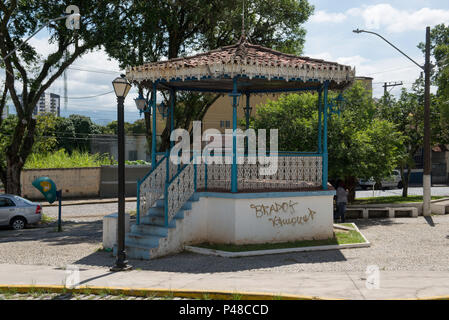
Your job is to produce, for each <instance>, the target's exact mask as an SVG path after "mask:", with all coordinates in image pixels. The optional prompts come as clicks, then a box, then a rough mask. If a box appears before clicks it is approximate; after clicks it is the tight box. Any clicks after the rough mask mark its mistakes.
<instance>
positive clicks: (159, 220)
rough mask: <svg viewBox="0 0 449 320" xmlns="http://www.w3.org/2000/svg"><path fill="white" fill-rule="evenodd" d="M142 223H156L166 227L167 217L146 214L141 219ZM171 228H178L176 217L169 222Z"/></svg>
mask: <svg viewBox="0 0 449 320" xmlns="http://www.w3.org/2000/svg"><path fill="white" fill-rule="evenodd" d="M140 221H141V223H142V224H147V225H155V226H160V227H165V217H164V216H153V215H151V216H144V217H142V218H141V219H140ZM168 227H169V228H176V219H173V220H172V221H170V222H169V224H168Z"/></svg>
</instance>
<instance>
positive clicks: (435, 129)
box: [378, 77, 449, 196]
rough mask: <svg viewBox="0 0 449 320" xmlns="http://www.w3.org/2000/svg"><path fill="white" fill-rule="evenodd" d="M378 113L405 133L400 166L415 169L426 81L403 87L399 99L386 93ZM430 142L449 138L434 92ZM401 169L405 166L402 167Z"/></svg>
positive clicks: (421, 128) (422, 121) (420, 139)
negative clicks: (408, 89) (408, 87)
mask: <svg viewBox="0 0 449 320" xmlns="http://www.w3.org/2000/svg"><path fill="white" fill-rule="evenodd" d="M378 117H379V118H381V119H385V120H387V121H389V122H392V123H394V124H395V126H396V128H397V130H398V131H400V132H401V133H402V135H403V136H404V142H403V144H402V157H400V158H399V159H398V166H399V167H400V168H401V169H406V168H408V169H413V168H415V166H416V164H415V162H414V156H415V154H416V153H417V152H418V151H419V150H420V149H421V148H422V146H423V143H424V81H423V78H422V77H421V78H419V79H417V80H416V82H415V83H414V85H413V87H412V90H411V91H407V90H406V89H403V90H402V92H401V96H400V97H399V99H395V98H394V97H392V96H390V95H387V96H386V97H384V98H383V99H382V100H381V101H380V103H379V105H378ZM430 122H431V123H430V126H431V143H432V144H438V143H441V144H445V143H448V142H449V130H448V129H449V127H448V123H447V121H444V119H442V118H441V113H440V109H439V106H438V98H437V97H436V96H435V95H431V104H430ZM401 171H402V170H401ZM408 178H409V177H408V175H405V176H404V175H403V178H402V181H403V184H404V193H403V195H404V196H406V195H407V188H408V180H409V179H408Z"/></svg>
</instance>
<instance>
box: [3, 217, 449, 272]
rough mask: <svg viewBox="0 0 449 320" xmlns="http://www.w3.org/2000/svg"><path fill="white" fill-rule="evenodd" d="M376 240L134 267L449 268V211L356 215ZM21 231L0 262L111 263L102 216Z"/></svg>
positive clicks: (11, 237)
mask: <svg viewBox="0 0 449 320" xmlns="http://www.w3.org/2000/svg"><path fill="white" fill-rule="evenodd" d="M355 223H356V224H357V226H358V227H359V228H360V230H361V231H362V233H363V234H364V235H365V236H366V237H367V238H368V240H369V241H370V242H371V244H372V245H371V247H369V248H359V249H347V250H332V251H321V252H318V251H317V252H303V253H290V254H280V255H272V256H261V257H247V258H240V259H227V258H220V257H210V256H202V255H198V254H193V253H181V254H177V255H173V256H168V257H163V258H160V259H155V260H151V261H140V260H130V264H131V265H132V266H133V267H134V269H135V270H151V271H164V272H191V273H195V274H200V273H214V272H238V271H247V270H264V271H270V272H301V271H310V272H328V271H344V272H346V271H363V272H364V271H365V270H366V267H367V266H369V265H377V266H379V268H380V270H383V271H399V270H401V271H449V264H448V261H449V251H448V250H447V248H448V246H449V215H445V216H433V217H429V218H424V217H419V218H396V219H370V220H355ZM63 228H64V231H63V232H62V233H58V232H56V225H55V224H52V225H49V226H47V227H45V228H33V229H26V230H21V231H13V230H7V229H1V230H0V252H1V254H0V263H4V264H20V265H47V266H55V267H66V266H67V265H70V264H76V265H78V266H79V267H81V268H89V269H90V268H105V267H106V268H107V267H110V266H112V265H113V264H114V261H115V259H114V257H112V255H111V253H110V252H105V251H102V250H101V241H102V221H101V218H100V220H98V219H97V220H90V221H79V222H75V221H67V222H64V225H63Z"/></svg>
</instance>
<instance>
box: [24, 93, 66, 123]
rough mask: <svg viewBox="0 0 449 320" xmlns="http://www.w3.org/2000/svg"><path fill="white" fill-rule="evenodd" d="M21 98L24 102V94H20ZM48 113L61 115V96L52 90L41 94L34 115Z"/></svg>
mask: <svg viewBox="0 0 449 320" xmlns="http://www.w3.org/2000/svg"><path fill="white" fill-rule="evenodd" d="M19 99H20V102H21V103H22V95H19ZM46 113H51V114H54V115H55V116H58V117H60V116H61V96H59V95H57V94H55V93H50V92H45V93H43V94H42V95H41V97H40V98H39V101H38V102H37V104H36V106H35V107H34V110H33V116H38V115H41V114H46Z"/></svg>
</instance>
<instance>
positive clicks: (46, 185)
mask: <svg viewBox="0 0 449 320" xmlns="http://www.w3.org/2000/svg"><path fill="white" fill-rule="evenodd" d="M40 185H41V187H42V189H43V190H44V192H48V191H50V189H51V183H50V182H48V181H41V183H40Z"/></svg>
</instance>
